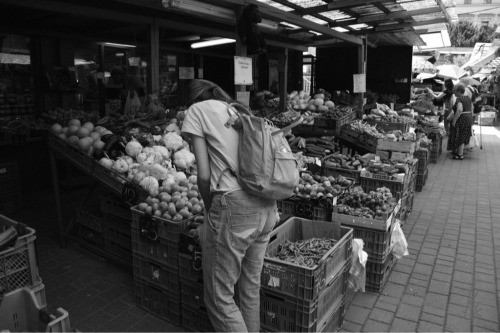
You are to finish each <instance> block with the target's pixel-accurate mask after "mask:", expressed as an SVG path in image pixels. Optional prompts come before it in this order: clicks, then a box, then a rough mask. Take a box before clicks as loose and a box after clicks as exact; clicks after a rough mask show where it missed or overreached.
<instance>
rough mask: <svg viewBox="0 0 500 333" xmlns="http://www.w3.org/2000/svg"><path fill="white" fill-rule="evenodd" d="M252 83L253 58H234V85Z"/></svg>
mask: <svg viewBox="0 0 500 333" xmlns="http://www.w3.org/2000/svg"><path fill="white" fill-rule="evenodd" d="M252 83H253V82H252V58H246V57H234V84H241V85H248V86H249V85H251V84H252Z"/></svg>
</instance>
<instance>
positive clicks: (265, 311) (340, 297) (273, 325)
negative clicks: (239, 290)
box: [260, 264, 350, 332]
mask: <svg viewBox="0 0 500 333" xmlns="http://www.w3.org/2000/svg"><path fill="white" fill-rule="evenodd" d="M349 268H350V264H346V265H344V266H343V268H342V271H341V272H340V273H339V274H338V275H337V276H335V278H334V279H332V280H331V281H330V282H329V283H328V284H327V285H325V286H324V287H323V288H322V291H321V293H320V294H319V296H318V298H317V299H315V300H311V301H306V300H303V299H300V298H297V297H291V296H286V295H283V294H281V293H274V292H268V291H264V292H261V295H260V322H261V325H262V326H263V327H264V328H266V329H267V328H270V329H271V330H276V331H280V332H317V331H318V329H319V328H320V327H321V326H322V325H321V324H322V323H323V322H325V320H327V319H328V318H329V317H330V315H331V312H332V310H334V309H336V308H338V307H340V306H341V304H342V303H343V301H344V299H345V295H346V291H347V281H348V277H349Z"/></svg>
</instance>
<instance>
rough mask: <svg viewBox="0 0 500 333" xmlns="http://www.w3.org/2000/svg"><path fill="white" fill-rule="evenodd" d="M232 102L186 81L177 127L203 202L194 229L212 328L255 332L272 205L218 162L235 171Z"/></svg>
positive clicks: (216, 90) (212, 88)
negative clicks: (193, 165) (187, 145)
mask: <svg viewBox="0 0 500 333" xmlns="http://www.w3.org/2000/svg"><path fill="white" fill-rule="evenodd" d="M232 102H233V100H232V99H231V97H229V95H228V94H227V93H226V92H224V91H223V90H222V89H221V88H220V87H219V86H218V85H216V84H214V83H212V82H210V81H206V80H193V81H191V82H190V84H189V86H188V105H190V107H189V109H188V110H187V112H186V117H185V119H184V122H183V125H182V133H183V134H184V135H185V136H187V137H189V138H190V140H191V144H192V146H193V150H194V154H195V156H196V163H197V166H198V187H199V190H200V193H201V195H202V197H203V201H204V203H205V208H206V212H205V217H206V220H205V221H206V222H205V223H204V224H203V225H201V226H200V228H199V234H200V244H201V247H202V255H203V283H204V288H205V290H204V299H205V305H206V307H207V311H208V315H209V317H210V321H211V322H212V325H213V327H214V329H215V330H216V331H224V332H246V331H248V332H259V330H260V313H259V310H260V297H259V292H260V274H261V271H262V266H263V263H264V255H265V251H266V247H267V244H268V242H269V234H270V232H271V231H272V229H273V228H274V225H275V223H276V221H277V209H276V202H275V201H274V200H268V199H263V198H259V197H256V196H254V195H252V194H250V193H248V192H246V191H245V190H243V189H242V188H241V186H240V185H239V184H238V180H237V179H236V177H235V176H234V175H233V174H231V173H230V172H229V171H228V166H227V165H226V164H225V163H224V162H223V159H225V160H226V161H227V162H228V163H230V165H231V167H232V168H233V169H234V170H235V172H238V170H239V164H238V158H237V156H238V155H237V150H238V142H239V135H240V134H239V132H238V131H236V130H235V129H234V128H233V127H231V126H226V124H228V120H229V119H230V117H231V115H233V114H234V109H232V107H230V106H229V103H232ZM248 158H254V157H253V156H248ZM235 297H236V298H238V300H239V302H238V305H237V303H236V302H235Z"/></svg>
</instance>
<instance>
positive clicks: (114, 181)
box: [93, 162, 127, 194]
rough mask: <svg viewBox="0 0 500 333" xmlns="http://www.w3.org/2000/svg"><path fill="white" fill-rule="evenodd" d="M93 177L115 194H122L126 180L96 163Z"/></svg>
mask: <svg viewBox="0 0 500 333" xmlns="http://www.w3.org/2000/svg"><path fill="white" fill-rule="evenodd" d="M93 176H94V177H95V178H97V180H99V181H100V182H101V183H102V184H104V185H105V186H107V187H108V188H109V189H110V190H112V191H113V192H115V193H116V194H122V193H123V188H124V186H125V184H126V183H127V179H126V178H125V177H123V176H121V175H119V174H118V173H116V172H114V171H111V170H110V169H108V168H106V167H105V166H103V165H102V164H100V163H98V162H96V163H95V169H94V172H93Z"/></svg>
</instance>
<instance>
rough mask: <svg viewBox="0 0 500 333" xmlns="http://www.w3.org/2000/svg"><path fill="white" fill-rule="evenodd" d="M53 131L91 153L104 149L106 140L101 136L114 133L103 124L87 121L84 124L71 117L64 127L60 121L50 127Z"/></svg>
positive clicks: (74, 145)
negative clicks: (95, 124)
mask: <svg viewBox="0 0 500 333" xmlns="http://www.w3.org/2000/svg"><path fill="white" fill-rule="evenodd" d="M50 130H51V132H52V133H53V134H55V135H57V136H59V137H60V138H61V139H63V140H66V141H67V142H68V143H69V144H70V145H72V146H73V147H76V148H78V149H80V150H81V151H83V152H85V153H87V154H89V155H91V154H92V152H93V151H94V150H97V149H102V148H103V147H104V142H102V141H101V136H103V135H105V134H113V133H112V132H111V131H109V130H107V129H106V128H105V127H102V126H94V124H93V123H91V122H86V123H84V124H83V125H82V123H81V122H80V120H79V119H71V120H70V121H68V124H67V126H65V127H63V126H62V125H60V124H59V123H55V124H53V125H52V127H51V128H50Z"/></svg>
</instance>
